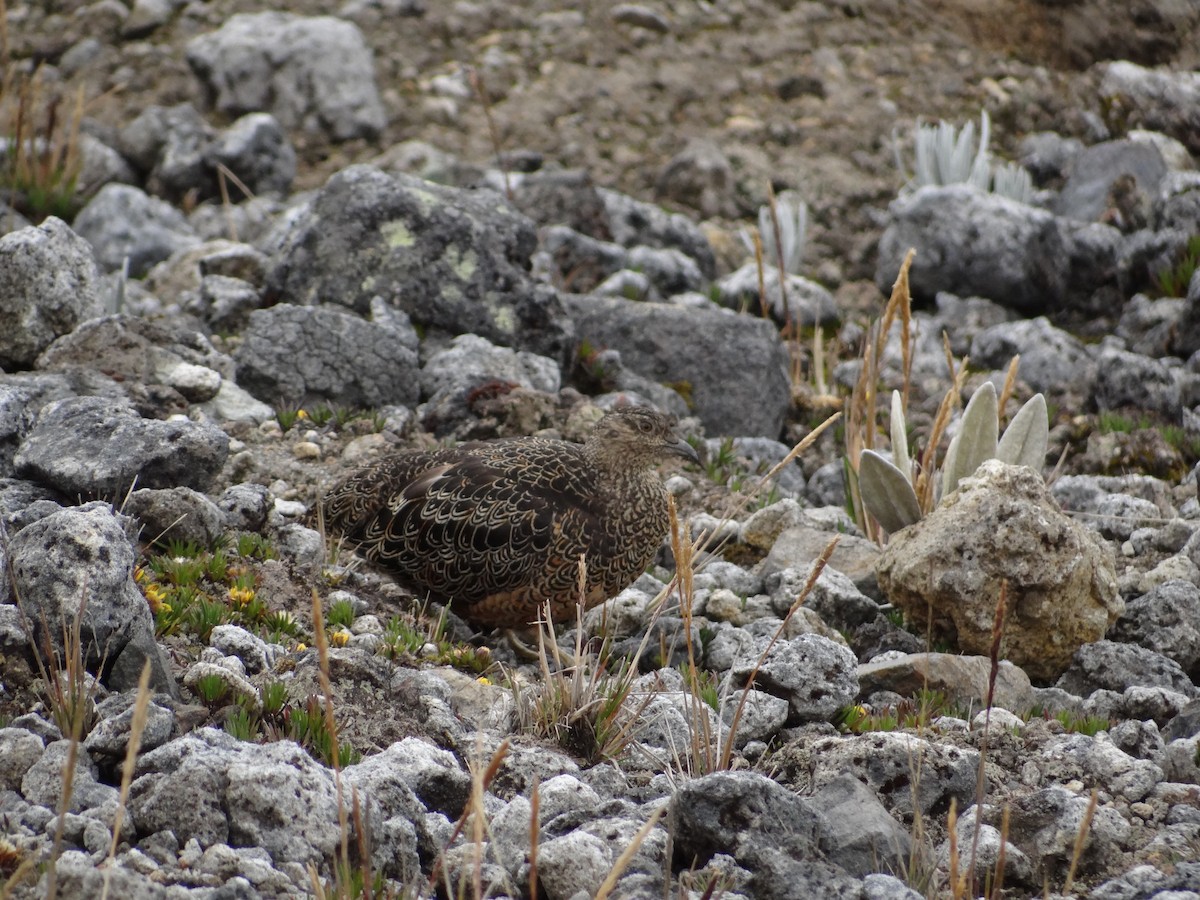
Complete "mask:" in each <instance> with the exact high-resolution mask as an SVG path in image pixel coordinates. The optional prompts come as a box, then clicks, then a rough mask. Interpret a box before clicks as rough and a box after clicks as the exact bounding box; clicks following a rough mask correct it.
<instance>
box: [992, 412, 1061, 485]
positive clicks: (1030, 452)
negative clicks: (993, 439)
mask: <svg viewBox="0 0 1200 900" xmlns="http://www.w3.org/2000/svg"><path fill="white" fill-rule="evenodd" d="M1049 441H1050V423H1049V420H1048V417H1047V415H1046V398H1045V397H1043V396H1042V395H1041V394H1034V395H1033V396H1032V397H1030V398H1029V399H1028V400H1026V401H1025V405H1024V406H1022V407H1021V408H1020V409H1019V410H1017V414H1016V415H1015V416H1013V419H1012V421H1011V422H1009V423H1008V427H1007V428H1006V429H1004V437H1002V438H1001V439H1000V445H999V446H998V447H997V448H996V458H997V459H999V460H1000V461H1001V462H1005V463H1008V464H1009V465H1010V466H1029V468H1031V469H1033V470H1034V471H1035V472H1041V471H1042V466H1043V465H1044V464H1045V462H1046V445H1047V444H1048V443H1049Z"/></svg>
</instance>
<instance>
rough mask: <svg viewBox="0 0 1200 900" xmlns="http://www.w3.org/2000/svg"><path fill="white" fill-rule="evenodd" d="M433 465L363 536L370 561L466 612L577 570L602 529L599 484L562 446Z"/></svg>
mask: <svg viewBox="0 0 1200 900" xmlns="http://www.w3.org/2000/svg"><path fill="white" fill-rule="evenodd" d="M459 449H460V450H462V448H459ZM555 451H557V452H555ZM431 462H433V464H432V465H430V466H429V467H427V468H426V469H425V470H424V471H422V472H420V473H418V474H416V475H415V477H413V478H411V479H409V480H408V481H407V482H405V483H403V484H397V485H396V487H395V488H394V489H393V490H392V491H391V492H390V493H389V494H388V496H387V498H386V503H384V504H383V505H382V506H381V507H380V508H379V509H378V510H376V511H375V513H374V514H373V515H371V516H369V517H367V519H366V520H365V521H364V522H363V523H362V526H361V527H360V528H359V529H358V534H357V535H356V537H357V539H358V540H359V541H360V542H361V547H362V551H363V552H364V553H365V554H366V555H367V556H368V558H371V559H374V560H375V561H376V562H378V563H380V564H382V565H385V566H388V567H390V568H392V569H394V570H396V571H399V572H401V573H404V574H407V575H408V576H409V577H410V578H411V579H412V580H413V581H414V582H416V583H417V584H420V585H423V586H425V587H427V588H429V589H430V590H432V591H434V592H436V593H437V594H440V595H442V596H443V597H446V598H455V599H458V600H459V601H460V602H466V603H471V602H475V601H477V600H479V599H482V598H483V597H487V596H490V595H493V594H498V593H504V592H508V591H515V590H519V589H521V588H525V587H528V586H529V585H531V584H535V583H542V582H544V581H545V580H546V579H547V578H550V579H552V580H557V579H556V578H555V575H556V573H557V572H558V571H559V570H560V569H563V568H566V567H568V566H569V567H575V566H577V565H578V562H577V557H578V554H579V553H580V552H586V549H587V546H588V544H587V542H588V535H589V533H590V532H591V531H594V530H595V528H596V514H595V512H594V509H593V508H592V501H593V500H594V497H595V493H596V492H595V484H594V478H593V477H591V476H590V475H589V473H588V470H587V468H586V467H585V466H581V465H579V461H578V460H577V459H572V458H571V456H570V454H569V453H567V454H564V453H563V452H562V450H561V445H559V446H558V447H555V448H553V449H551V448H548V447H542V446H539V445H530V446H519V447H517V448H514V447H512V446H509V447H499V448H498V447H497V445H495V444H487V445H478V446H475V447H472V448H470V452H461V453H460V454H459V455H458V457H457V458H455V459H451V460H445V461H431ZM558 577H562V576H558ZM572 577H573V576H572Z"/></svg>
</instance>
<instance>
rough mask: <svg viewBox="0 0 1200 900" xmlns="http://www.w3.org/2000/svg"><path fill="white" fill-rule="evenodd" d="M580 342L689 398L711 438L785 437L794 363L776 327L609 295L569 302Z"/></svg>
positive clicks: (694, 411) (730, 316) (723, 315)
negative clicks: (607, 352)
mask: <svg viewBox="0 0 1200 900" xmlns="http://www.w3.org/2000/svg"><path fill="white" fill-rule="evenodd" d="M566 299H567V306H568V309H569V310H570V311H571V313H572V314H573V315H574V317H575V328H576V332H577V334H578V336H579V340H580V341H582V342H587V343H588V344H589V345H590V346H592V347H595V348H613V349H615V350H617V351H619V352H620V354H621V360H622V362H623V363H624V364H625V365H627V366H629V367H630V368H631V369H633V370H634V371H636V372H638V373H640V374H641V375H644V376H645V377H647V378H650V379H652V380H653V381H656V382H660V383H665V384H668V385H670V386H673V387H676V389H677V390H678V391H680V392H682V393H684V394H685V395H686V396H687V397H688V399H689V400H690V402H691V406H692V410H693V414H694V415H696V416H697V417H698V418H699V419H700V421H701V423H702V424H703V425H704V428H705V430H706V431H707V432H708V433H709V434H712V435H760V436H763V437H769V438H778V436H779V434H780V432H781V431H782V428H783V420H784V416H785V414H786V411H787V409H788V407H789V406H790V404H791V389H790V386H789V383H788V376H787V359H786V354H785V353H784V349H783V344H782V343H781V342H780V340H779V333H778V331H777V330H776V329H775V326H773V325H772V324H771V323H770V322H766V321H764V320H762V319H758V318H752V317H750V316H735V315H730V314H728V313H724V312H718V311H713V312H704V311H700V310H692V309H683V308H680V307H674V306H667V305H664V304H657V303H634V302H631V301H629V300H619V299H614V298H608V297H567V298H566Z"/></svg>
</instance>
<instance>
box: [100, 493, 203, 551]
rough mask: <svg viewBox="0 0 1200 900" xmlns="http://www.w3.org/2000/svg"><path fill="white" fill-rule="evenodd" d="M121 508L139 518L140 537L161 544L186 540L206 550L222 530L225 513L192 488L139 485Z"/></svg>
mask: <svg viewBox="0 0 1200 900" xmlns="http://www.w3.org/2000/svg"><path fill="white" fill-rule="evenodd" d="M121 508H122V510H123V511H124V513H125V515H128V516H132V517H133V518H134V519H136V520H137V521H138V523H139V525H140V526H141V536H142V539H143V540H147V541H151V542H154V543H156V544H159V545H160V546H166V545H167V544H168V542H170V541H185V542H187V543H191V544H195V545H196V546H197V547H201V548H205V549H207V548H209V547H212V546H213V545H214V543H215V542H216V540H217V538H219V537H220V536H221V535H222V534H223V533H224V532H225V514H224V513H223V512H222V511H221V509H220V508H219V507H218V506H217V505H216V504H215V503H213V502H212V501H211V500H209V499H208V498H207V497H205V496H204V495H203V494H201V493H200V492H199V491H194V490H192V489H191V488H185V487H177V488H141V489H139V490H136V491H133V492H132V493H130V494H129V495H128V496H127V497H126V498H125V502H124V503H123V504H122V505H121Z"/></svg>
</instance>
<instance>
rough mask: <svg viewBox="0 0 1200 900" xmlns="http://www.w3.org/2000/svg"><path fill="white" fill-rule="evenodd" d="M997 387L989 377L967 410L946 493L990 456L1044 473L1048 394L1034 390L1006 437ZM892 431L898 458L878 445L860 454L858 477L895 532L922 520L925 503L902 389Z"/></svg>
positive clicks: (895, 400)
mask: <svg viewBox="0 0 1200 900" xmlns="http://www.w3.org/2000/svg"><path fill="white" fill-rule="evenodd" d="M998 423H999V417H998V415H997V400H996V386H995V385H994V384H992V383H991V382H990V381H986V382H984V383H983V385H982V386H980V387H979V389H978V390H976V391H975V393H974V394H973V395H972V396H971V399H970V401H969V402H968V403H967V408H966V409H965V410H964V411H963V416H962V422H961V423H960V425H959V429H958V434H956V435H955V436H954V438H953V439H952V440H951V441H950V447H949V449H948V450H947V451H946V459H945V461H944V462H943V463H942V490H941V496H943V497H944V496H946V495H947V494H949V493H950V492H951V491H953V490H954V489H955V488H956V487H958V483H959V482H960V481H961V480H962V479H963V478H966V477H967V476H969V475H973V474H974V473H975V470H976V469H978V468H979V464H980V463H982V462H983V461H984V460H985V459H998V460H1000V461H1001V462H1005V463H1008V464H1009V465H1013V466H1029V467H1030V468H1032V469H1034V470H1036V471H1037V472H1039V473H1040V472H1041V470H1042V464H1043V463H1044V461H1045V459H1046V446H1047V443H1048V442H1049V437H1050V428H1049V423H1048V419H1047V416H1046V398H1045V397H1043V396H1042V395H1041V394H1034V395H1033V396H1032V397H1030V398H1029V400H1028V401H1026V402H1025V405H1024V406H1022V407H1021V408H1020V410H1018V412H1017V414H1016V415H1015V416H1013V419H1012V421H1011V422H1009V423H1008V428H1006V429H1005V430H1004V436H1003V437H1000V436H999V430H1000V429H999V424H998ZM890 431H891V437H892V456H893V458H894V462H893V461H892V460H889V459H888V458H887V457H885V456H883V455H882V454H880V453H876V452H875V451H874V450H864V451H863V452H862V455H861V457H860V458H859V464H858V465H859V468H858V479H859V490H860V491H861V494H862V501H863V506H864V508H865V509H866V510H867V512H869V513H870V514H871V515H872V516H874V517H875V519H876V521H878V522H879V524H880V525H881V526H883V528H884V529H885V530H886V531H887V532H888V533H890V534H894V533H895V532H897V531H899V530H900V529H901V528H905V527H907V526H909V525H912V524H914V523H916V522H919V521H920V520H921V517H922V515H923V513H922V510H921V504H920V502H919V501H918V500H917V492H916V490H915V489H914V487H913V465H912V460H911V459H910V457H909V455H908V443H907V428H906V426H905V421H904V409H903V405H902V403H901V400H900V392H899V391H893V392H892V409H891V422H890Z"/></svg>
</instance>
